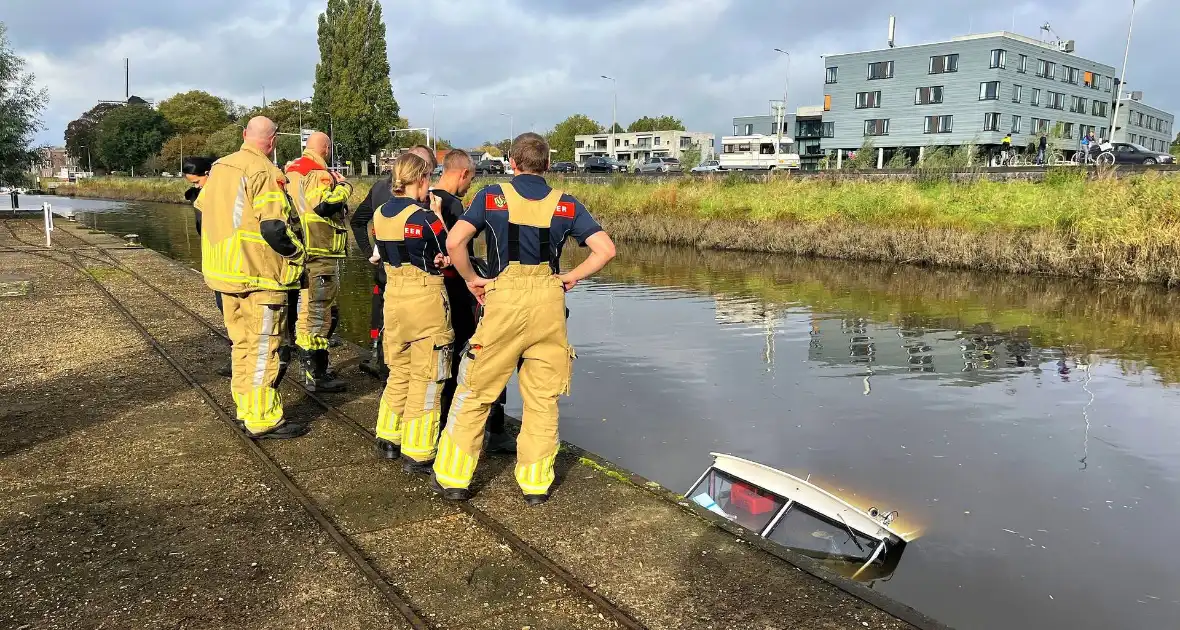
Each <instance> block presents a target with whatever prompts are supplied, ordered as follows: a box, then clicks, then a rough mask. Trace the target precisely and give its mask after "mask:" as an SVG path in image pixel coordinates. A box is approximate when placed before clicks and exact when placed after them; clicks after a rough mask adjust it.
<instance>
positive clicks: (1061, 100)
mask: <svg viewBox="0 0 1180 630" xmlns="http://www.w3.org/2000/svg"><path fill="white" fill-rule="evenodd" d="M1045 107H1048V108H1049V109H1065V95H1064V94H1062V93H1060V92H1049V103H1048V104H1047V105H1045Z"/></svg>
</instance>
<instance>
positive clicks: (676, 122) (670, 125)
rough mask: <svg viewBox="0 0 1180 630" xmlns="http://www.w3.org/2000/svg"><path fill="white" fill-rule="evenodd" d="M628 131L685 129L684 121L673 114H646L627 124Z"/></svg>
mask: <svg viewBox="0 0 1180 630" xmlns="http://www.w3.org/2000/svg"><path fill="white" fill-rule="evenodd" d="M627 131H632V132H634V131H684V123H682V122H680V119H678V118H673V117H672V116H656V117H655V118H651V117H648V116H644V117H643V118H640V119H639V120H636V121H635V122H633V123H631V124H630V125H627Z"/></svg>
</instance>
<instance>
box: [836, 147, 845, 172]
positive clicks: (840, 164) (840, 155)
mask: <svg viewBox="0 0 1180 630" xmlns="http://www.w3.org/2000/svg"><path fill="white" fill-rule="evenodd" d="M842 168H844V149H836V170H837V171H838V170H840V169H842Z"/></svg>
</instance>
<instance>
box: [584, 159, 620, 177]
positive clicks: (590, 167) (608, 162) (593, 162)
mask: <svg viewBox="0 0 1180 630" xmlns="http://www.w3.org/2000/svg"><path fill="white" fill-rule="evenodd" d="M582 172H583V173H619V172H622V173H626V172H627V167H626V165H624V164H622V163H620V162H617V161H615V160H612V159H610V158H605V157H592V158H586V162H585V163H584V164H582Z"/></svg>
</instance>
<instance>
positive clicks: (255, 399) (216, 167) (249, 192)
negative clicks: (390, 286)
mask: <svg viewBox="0 0 1180 630" xmlns="http://www.w3.org/2000/svg"><path fill="white" fill-rule="evenodd" d="M277 131H278V128H277V127H276V126H275V124H274V122H272V121H271V120H270V119H269V118H266V117H264V116H256V117H254V118H251V119H250V122H249V123H247V125H246V129H245V130H244V131H243V132H242V139H243V144H242V148H241V150H239V151H238V152H236V153H233V154H230V155H228V156H226V157H224V158H221V159H220V160H217V162H215V163H214V164H213V167H212V169H211V170H210V172H209V179H208V180H207V181H206V182H205V186H204V188H203V190H202V191H201V195H200V196H199V197H198V199H197V201H196V206H197V209H198V210H199V211H200V212H201V219H202V221H201V222H202V227H201V272H202V274H204V276H205V284H207V285H208V286H209V288H210V289H213V290H214V291H218V292H220V293H221V297H222V307H223V314H224V318H225V328H226V331H227V332H228V333H229V337H230V340H231V341H232V343H233V349H232V362H233V375H232V377H231V381H230V388H231V390H232V392H233V398H234V403H235V406H236V408H237V418H238V421H239V422H241V423H242V426H243V428H244V429H245V430H246V432H247V433H249V434H250V435H251V436H253V437H265V438H276V439H282V438H294V437H299V436H301V435H303V434H305V433H307V430H308V428H307V426H306V425H294V424H287V423H285V421H284V420H285V419H284V417H283V401H282V397H281V396H280V395H279V390H278V386H279V383H280V382H281V381H282V378H283V370H282V369H281V368H280V363H281V360H280V346H281V345H282V342H283V337H284V335H285V332H286V331H285V330H284V329H285V328H286V313H285V311H286V308H287V293H286V292H287V291H290V290H291V289H293V288H298V286H299V278H300V276H301V275H302V274H303V259H304V250H303V245H302V243H300V241H299V239H298V238H297V237H296V236H295V235H294V234H293V233H292V232H291V230H290V228H289V227H288V221H290V220H291V219H292V218H293V217H292V209H291V205H290V203H289V202H288V199H287V194H286V191H285V186H286V184H287V179H286V177H284V176H283V172H282V171H280V170H279V169H278V167H276V166H275V165H274V164H272V163H271V161H270V158H269V157H267V156H269V155H270V154H271V152H272V151H273V150H274V144H275V133H276V132H277Z"/></svg>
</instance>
